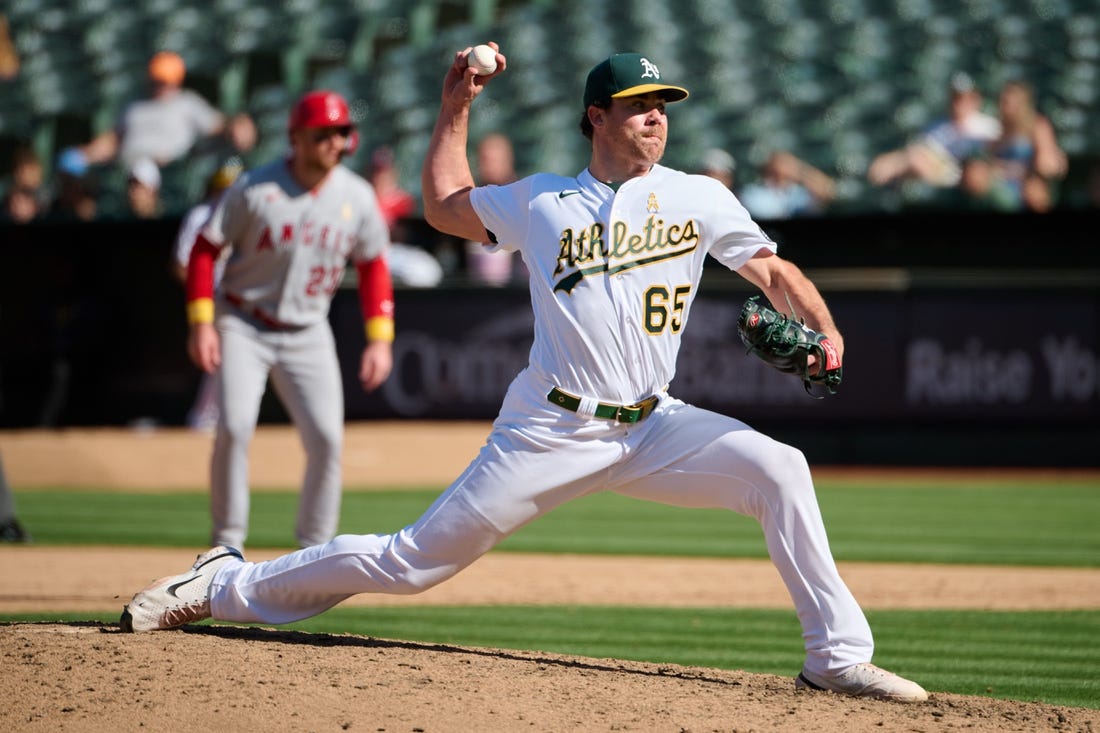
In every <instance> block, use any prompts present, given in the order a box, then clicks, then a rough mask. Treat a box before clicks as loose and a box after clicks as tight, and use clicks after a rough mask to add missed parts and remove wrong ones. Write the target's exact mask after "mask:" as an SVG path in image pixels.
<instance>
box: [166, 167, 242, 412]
mask: <svg viewBox="0 0 1100 733" xmlns="http://www.w3.org/2000/svg"><path fill="white" fill-rule="evenodd" d="M242 172H244V166H243V165H242V164H241V160H240V158H235V157H234V158H230V159H229V160H227V161H225V162H224V163H222V165H220V166H218V169H217V170H215V171H214V172H213V173H212V174H211V175H210V177H209V178H208V179H207V180H206V190H205V191H204V192H203V198H202V200H201V201H199V202H198V203H197V204H195V205H194V206H192V207H191V208H190V209H189V210H188V211H187V213H186V214H184V216H183V220H182V221H181V222H180V228H179V232H178V233H177V234H176V246H175V257H174V260H173V263H172V264H173V267H174V271H175V275H176V278H177V279H178V280H179V281H180V284H186V282H187V264H188V262H189V261H190V259H191V248H192V247H193V246H194V245H195V239H196V238H198V236H199V232H200V231H201V230H202V227H203V225H205V224H206V220H207V219H209V218H210V214H211V212H213V211H214V207H215V206H217V204H218V201H219V200H221V197H222V195H223V194H224V193H225V192H226V190H228V188H229V187H230V186H231V185H233V182H234V181H236V180H237V178H238V177H239V176H240V175H241V173H242ZM228 253H229V250H228V249H227V250H225V252H224V253H223V254H228ZM225 259H226V258H225V257H224V256H223V257H219V258H218V259H217V261H215V263H214V288H215V289H217V287H218V284H219V283H220V282H221V277H222V272H223V271H224V270H225ZM220 373H221V372H220V371H215V372H213V373H209V372H203V373H202V376H201V378H200V380H199V388H198V392H197V393H196V394H195V401H194V403H193V404H192V405H191V409H190V410H188V412H187V426H188V427H189V428H191V429H192V430H203V431H209V430H213V429H214V428H216V427H217V425H218V415H219V414H220V411H219V410H218V381H219V377H218V375H219V374H220Z"/></svg>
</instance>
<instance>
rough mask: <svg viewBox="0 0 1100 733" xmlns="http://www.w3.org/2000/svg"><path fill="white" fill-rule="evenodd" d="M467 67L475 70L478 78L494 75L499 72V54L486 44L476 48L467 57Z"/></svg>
mask: <svg viewBox="0 0 1100 733" xmlns="http://www.w3.org/2000/svg"><path fill="white" fill-rule="evenodd" d="M466 65H467V66H469V67H470V68H472V69H474V70H475V71H476V72H477V74H478V76H485V75H486V74H492V73H493V72H494V71H496V70H497V52H496V51H494V50H493V47H492V46H486V45H485V44H481V45H480V46H474V47H473V48H472V49H471V50H470V53H469V54H467V56H466Z"/></svg>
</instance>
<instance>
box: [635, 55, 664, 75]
mask: <svg viewBox="0 0 1100 733" xmlns="http://www.w3.org/2000/svg"><path fill="white" fill-rule="evenodd" d="M640 61H641V62H642V69H644V71H643V72H642V78H643V79H650V78H652V79H660V78H661V72H660V70H659V69H658V68H657V67H656V66H654V65H653V64H652V63H650V61H649V59H647V58H645V57H642V58H641V59H640Z"/></svg>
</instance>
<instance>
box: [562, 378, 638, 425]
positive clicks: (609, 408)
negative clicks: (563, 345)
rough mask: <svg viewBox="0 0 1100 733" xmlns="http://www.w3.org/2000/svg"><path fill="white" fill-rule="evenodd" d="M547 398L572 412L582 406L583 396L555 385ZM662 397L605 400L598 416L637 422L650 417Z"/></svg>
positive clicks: (617, 420)
mask: <svg viewBox="0 0 1100 733" xmlns="http://www.w3.org/2000/svg"><path fill="white" fill-rule="evenodd" d="M546 399H547V400H549V401H550V403H551V404H554V405H557V406H558V407H564V408H565V409H567V410H569V411H570V412H576V411H577V408H579V407H580V406H581V398H580V397H576V396H574V395H571V394H569V393H568V392H563V391H562V390H560V389H558V388H557V387H554V388H553V389H552V390H550V393H549V394H548V395H546ZM659 401H660V398H659V397H657V395H653V396H651V397H646V398H645V399H644V400H642V401H641V402H639V403H638V404H636V405H609V404H607V403H605V402H600V403H598V404H597V405H596V417H602V418H603V419H604V420H614V421H615V422H625V423H636V422H641V421H642V420H645V419H646V418H647V417H649V414H650V413H651V412H653V408H654V407H656V406H657V403H658V402H659Z"/></svg>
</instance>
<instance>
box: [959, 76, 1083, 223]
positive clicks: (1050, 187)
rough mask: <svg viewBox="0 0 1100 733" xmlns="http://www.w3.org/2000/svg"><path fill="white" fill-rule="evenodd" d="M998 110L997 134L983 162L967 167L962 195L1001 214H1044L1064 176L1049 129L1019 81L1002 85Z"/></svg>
mask: <svg viewBox="0 0 1100 733" xmlns="http://www.w3.org/2000/svg"><path fill="white" fill-rule="evenodd" d="M998 110H999V113H1000V124H1001V134H1000V135H999V136H998V137H997V139H996V140H994V141H993V142H992V143H991V144H990V145H989V146H988V148H987V150H986V154H985V155H984V156H982V157H977V156H975V157H974V159H973V160H971V161H970V162H969V163H968V165H967V169H968V170H967V175H966V177H965V178H964V180H963V182H962V184H961V188H962V190H963V191H964V192H965V193H966V194H967V195H969V196H970V197H971V198H972V199H974V200H976V201H978V202H982V203H984V204H987V205H988V206H990V207H991V208H995V209H998V210H1002V211H1033V212H1039V213H1042V212H1047V211H1050V210H1051V208H1052V207H1053V205H1054V200H1055V184H1056V182H1057V181H1060V180H1061V179H1062V178H1064V177H1065V175H1066V173H1067V171H1068V170H1069V165H1068V162H1067V157H1066V154H1065V151H1063V150H1062V148H1061V146H1060V145H1059V144H1058V138H1057V134H1056V133H1055V131H1054V125H1052V124H1051V122H1050V120H1049V119H1048V118H1047V117H1045V116H1044V115H1043V114H1042V113H1040V112H1039V110H1038V109H1037V108H1036V106H1035V99H1034V93H1033V91H1032V89H1031V87H1030V86H1029V85H1028V84H1026V83H1024V82H1022V81H1018V80H1013V81H1008V82H1006V83H1005V84H1004V86H1003V87H1002V88H1001V93H1000V97H999V101H998Z"/></svg>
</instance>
